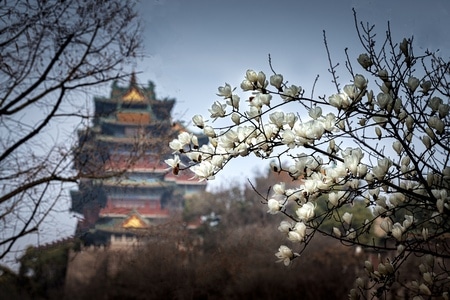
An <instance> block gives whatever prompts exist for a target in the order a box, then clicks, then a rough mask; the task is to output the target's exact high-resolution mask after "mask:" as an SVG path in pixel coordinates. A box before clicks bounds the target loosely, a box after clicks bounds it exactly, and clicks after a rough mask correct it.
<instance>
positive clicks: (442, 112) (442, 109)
mask: <svg viewBox="0 0 450 300" xmlns="http://www.w3.org/2000/svg"><path fill="white" fill-rule="evenodd" d="M438 112H439V118H441V119H443V118H445V117H447V116H448V113H449V112H450V106H449V105H448V104H440V105H439V108H438Z"/></svg>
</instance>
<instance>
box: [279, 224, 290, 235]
mask: <svg viewBox="0 0 450 300" xmlns="http://www.w3.org/2000/svg"><path fill="white" fill-rule="evenodd" d="M291 228H292V224H291V223H290V222H288V221H281V223H280V226H278V231H280V232H283V233H289V231H290V230H291Z"/></svg>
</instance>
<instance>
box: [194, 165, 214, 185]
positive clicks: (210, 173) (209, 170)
mask: <svg viewBox="0 0 450 300" xmlns="http://www.w3.org/2000/svg"><path fill="white" fill-rule="evenodd" d="M191 170H192V171H193V172H194V174H195V177H196V178H198V179H199V181H203V180H211V179H214V170H215V167H214V165H213V164H212V163H211V162H209V161H202V162H201V163H200V164H198V165H195V166H193V167H192V168H191Z"/></svg>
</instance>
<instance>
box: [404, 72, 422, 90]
mask: <svg viewBox="0 0 450 300" xmlns="http://www.w3.org/2000/svg"><path fill="white" fill-rule="evenodd" d="M419 83H420V81H419V79H417V78H416V77H414V76H411V77H409V78H408V83H407V85H408V88H409V90H410V91H411V93H414V91H415V90H416V89H417V87H418V86H419Z"/></svg>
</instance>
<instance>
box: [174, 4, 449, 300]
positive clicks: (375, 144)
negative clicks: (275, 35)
mask: <svg viewBox="0 0 450 300" xmlns="http://www.w3.org/2000/svg"><path fill="white" fill-rule="evenodd" d="M355 26H356V29H357V37H358V39H359V41H360V42H361V45H362V48H363V51H362V52H363V53H362V54H361V55H359V56H358V57H357V59H355V60H353V59H350V55H349V54H348V52H347V51H346V53H347V60H346V62H345V66H346V69H347V71H348V73H349V74H350V75H351V77H352V78H353V82H352V83H349V84H346V85H344V86H342V85H341V83H340V82H339V81H338V78H339V77H338V75H337V68H338V64H334V63H333V61H332V59H331V55H330V51H329V48H328V45H327V40H326V37H325V33H324V42H325V48H326V50H327V53H328V60H329V65H330V69H329V71H330V73H331V76H332V82H333V85H334V87H335V89H336V92H335V93H334V94H332V95H329V96H325V95H324V96H317V97H315V96H314V94H315V91H314V88H315V86H313V87H312V89H311V90H312V92H311V96H310V97H308V96H307V94H306V92H305V90H304V89H303V88H302V87H300V86H299V85H294V84H289V85H288V84H287V80H286V79H285V78H284V77H283V76H282V75H281V74H279V73H277V72H276V71H275V70H274V69H273V66H272V64H271V62H270V63H269V65H270V68H271V72H272V73H273V75H271V76H270V78H267V77H266V74H265V73H264V72H255V71H253V70H248V71H247V72H246V74H245V78H244V80H243V81H242V83H241V84H240V87H241V89H242V91H243V92H244V93H248V94H247V95H246V96H245V98H246V99H247V100H246V102H247V104H248V105H246V106H245V107H244V106H243V105H242V104H241V103H240V96H238V94H236V93H235V89H234V88H233V87H232V86H231V85H229V84H227V83H226V84H225V85H224V86H221V87H219V89H218V96H220V97H222V98H223V100H221V101H216V102H214V104H213V105H212V107H211V109H210V110H209V111H210V113H211V115H210V118H211V119H213V120H215V119H217V118H221V119H225V118H229V119H231V123H230V125H228V126H225V127H220V128H213V127H212V126H211V125H210V124H208V123H207V121H205V119H204V118H203V117H202V116H200V115H196V116H194V117H193V122H194V124H195V125H197V126H198V127H199V128H201V129H203V131H204V133H205V134H206V135H207V136H209V138H210V143H209V144H208V145H204V146H202V147H200V148H198V147H195V146H194V145H193V144H192V142H191V141H189V140H188V139H178V140H176V141H173V142H172V143H171V144H170V146H173V145H177V146H178V147H177V149H175V148H173V147H172V148H173V150H177V151H180V152H183V153H187V155H188V156H189V157H191V159H192V162H191V164H190V165H188V166H184V165H181V164H180V163H179V160H178V159H177V155H178V154H175V158H174V159H173V160H167V163H168V164H169V165H172V167H174V168H177V169H178V168H190V169H191V170H192V171H194V172H195V174H196V176H197V177H198V178H199V179H200V180H209V179H213V177H214V175H215V174H216V173H218V172H220V170H222V168H224V167H225V165H226V164H227V162H228V161H229V160H232V159H233V158H235V157H238V156H244V157H245V156H249V155H252V154H254V155H256V156H257V157H260V158H261V159H263V160H269V161H271V164H270V167H271V168H272V170H273V171H274V172H277V173H286V174H288V175H289V177H290V180H299V179H300V180H299V181H298V184H297V186H296V187H294V188H291V187H288V186H287V185H286V183H285V182H281V183H279V184H277V185H275V186H273V187H272V189H271V191H270V193H266V194H264V193H261V196H262V198H263V200H264V202H265V203H266V204H267V205H268V206H267V210H268V212H269V213H271V214H278V215H283V216H284V217H285V220H283V221H282V222H281V224H280V226H279V227H278V229H279V231H280V232H281V234H282V235H284V236H285V238H286V245H282V246H281V247H280V248H279V251H278V252H277V253H276V256H277V257H278V259H279V261H281V262H284V264H285V265H289V264H291V262H292V261H293V260H297V259H299V260H303V259H307V255H308V254H307V252H306V249H307V248H308V245H310V243H311V241H312V240H313V239H314V238H315V237H318V236H326V237H328V238H330V239H336V240H339V241H340V242H341V243H343V244H344V245H354V246H359V247H361V248H362V249H364V251H365V252H364V253H365V254H364V255H363V256H361V257H364V258H365V259H363V261H361V268H362V269H363V270H362V271H363V272H362V274H364V276H361V277H358V278H357V279H356V281H355V286H354V289H352V290H351V291H350V298H351V299H358V298H388V297H392V298H395V297H405V298H413V297H417V298H414V299H422V298H427V299H430V298H433V297H436V298H439V297H442V298H443V299H448V297H449V295H448V291H449V287H450V276H449V275H450V271H449V270H450V262H449V259H450V243H449V242H450V236H449V232H450V221H449V217H450V207H449V205H450V203H449V200H450V193H449V186H450V165H449V160H450V151H449V150H450V140H449V139H450V129H449V128H450V116H449V110H450V105H449V96H450V85H449V80H450V72H449V65H450V63H449V62H447V61H445V60H443V59H442V58H440V57H438V56H437V54H436V53H433V52H430V51H425V53H422V54H416V53H414V51H413V49H414V48H413V38H409V39H406V38H405V39H403V40H400V41H399V43H397V42H396V40H395V38H394V37H392V35H391V30H390V28H389V25H388V29H387V31H386V36H385V38H384V39H383V40H381V42H380V41H379V42H377V43H375V30H374V27H373V26H370V25H368V24H367V25H366V24H363V23H359V22H358V20H357V18H356V13H355ZM363 74H364V75H363ZM277 100H278V101H277ZM294 104H297V107H296V108H294V110H293V111H290V112H289V111H284V112H283V111H282V109H283V108H284V109H293V107H294V106H293V105H294ZM180 144H181V146H182V147H180ZM198 158H201V159H198ZM290 180H289V181H290ZM321 199H322V200H323V201H325V202H324V203H320V201H322V200H321ZM361 203H364V204H365V206H366V209H367V210H368V211H367V212H364V213H363V214H364V215H365V216H366V217H365V218H361V212H360V211H361V205H360V204H361ZM319 204H321V206H320V205H319ZM354 207H358V210H356V211H352V209H353V208H354ZM320 208H321V209H320ZM327 220H331V221H332V222H331V224H332V225H331V226H325V227H323V226H322V223H323V222H325V221H327ZM375 233H377V234H378V236H380V235H381V236H382V237H383V238H385V240H384V242H383V243H378V242H376V240H375V238H374V237H375ZM289 244H292V245H289ZM294 247H295V249H294ZM302 254H305V255H302ZM369 254H370V255H369ZM374 254H375V255H374ZM369 256H370V257H372V259H370V260H369V259H368V257H369ZM374 257H375V258H376V259H374ZM415 257H419V259H415ZM409 263H413V264H415V269H414V271H411V269H410V266H409ZM407 266H408V268H406V267H407ZM405 275H406V276H405Z"/></svg>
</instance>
